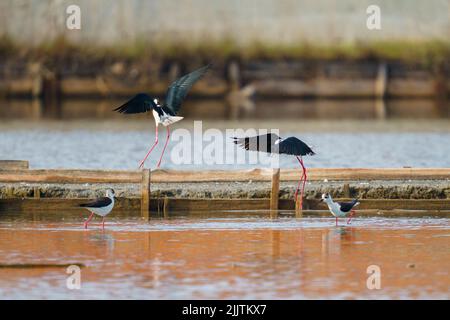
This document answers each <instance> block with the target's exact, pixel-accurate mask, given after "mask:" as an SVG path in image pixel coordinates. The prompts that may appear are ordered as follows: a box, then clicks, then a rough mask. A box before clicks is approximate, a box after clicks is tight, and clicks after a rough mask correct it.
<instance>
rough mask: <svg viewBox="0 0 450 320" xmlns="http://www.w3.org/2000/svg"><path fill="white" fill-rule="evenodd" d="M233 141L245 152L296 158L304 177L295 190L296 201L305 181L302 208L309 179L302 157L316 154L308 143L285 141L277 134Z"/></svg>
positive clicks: (295, 140)
mask: <svg viewBox="0 0 450 320" xmlns="http://www.w3.org/2000/svg"><path fill="white" fill-rule="evenodd" d="M233 139H234V143H235V144H237V145H239V146H241V147H243V148H244V149H245V150H249V151H260V152H267V153H271V154H286V155H293V156H295V157H296V158H297V160H298V162H299V163H300V165H301V167H302V176H301V178H300V180H299V182H298V186H297V189H296V190H295V201H297V196H298V191H299V189H300V184H301V183H302V181H303V184H302V192H301V197H300V207H302V204H303V193H304V191H305V184H306V180H307V178H308V175H307V173H306V167H305V165H304V163H303V158H302V157H303V156H307V155H308V156H313V155H315V152H314V151H312V149H311V147H310V146H308V145H307V144H306V143H304V142H303V141H302V140H300V139H298V138H296V137H289V138H286V139H283V138H280V137H279V136H278V135H277V134H275V133H268V134H263V135H259V136H254V137H244V138H236V137H233Z"/></svg>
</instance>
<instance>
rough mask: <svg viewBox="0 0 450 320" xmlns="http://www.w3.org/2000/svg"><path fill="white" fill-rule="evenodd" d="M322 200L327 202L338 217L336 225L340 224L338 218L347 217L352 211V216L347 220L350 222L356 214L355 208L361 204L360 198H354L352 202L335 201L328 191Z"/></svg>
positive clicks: (333, 213) (332, 212)
mask: <svg viewBox="0 0 450 320" xmlns="http://www.w3.org/2000/svg"><path fill="white" fill-rule="evenodd" d="M321 201H324V202H325V203H326V204H327V206H328V209H330V212H331V214H332V215H333V216H335V217H336V226H337V225H338V218H341V217H346V216H347V215H348V214H349V213H350V217H349V219H348V220H347V224H349V223H350V221H352V217H353V215H354V214H355V210H353V208H354V207H356V206H357V205H359V202H358V199H354V200H352V201H351V202H334V201H333V199H332V198H331V196H330V195H329V194H328V193H324V194H322V200H321Z"/></svg>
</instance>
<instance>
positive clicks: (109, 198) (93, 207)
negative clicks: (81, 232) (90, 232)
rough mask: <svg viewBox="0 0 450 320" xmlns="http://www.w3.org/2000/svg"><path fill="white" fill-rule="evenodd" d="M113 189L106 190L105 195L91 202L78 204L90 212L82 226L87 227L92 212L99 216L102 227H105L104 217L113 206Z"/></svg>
mask: <svg viewBox="0 0 450 320" xmlns="http://www.w3.org/2000/svg"><path fill="white" fill-rule="evenodd" d="M114 195H115V194H114V190H113V189H108V190H106V197H101V198H97V199H95V200H94V201H92V202H89V203H83V204H80V207H82V208H86V209H88V210H89V211H90V212H91V215H90V216H89V218H88V219H87V220H86V222H85V223H84V228H85V229H87V227H88V224H89V222H90V221H91V220H92V218H93V217H94V214H96V215H99V216H101V217H102V218H103V219H102V229H105V217H106V216H107V215H108V214H109V213H110V212H111V210H112V209H113V208H114Z"/></svg>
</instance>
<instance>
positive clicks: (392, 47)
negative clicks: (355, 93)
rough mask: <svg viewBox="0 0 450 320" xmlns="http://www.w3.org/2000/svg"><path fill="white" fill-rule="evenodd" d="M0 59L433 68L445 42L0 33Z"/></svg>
mask: <svg viewBox="0 0 450 320" xmlns="http://www.w3.org/2000/svg"><path fill="white" fill-rule="evenodd" d="M0 57H1V58H2V59H8V58H12V59H14V58H18V59H25V60H27V59H28V60H34V59H38V60H45V61H52V60H56V61H59V62H63V61H74V60H79V61H83V60H85V61H91V62H92V61H100V60H101V61H103V62H107V61H115V60H152V59H156V60H157V59H165V60H185V59H197V60H208V61H211V60H214V61H217V62H220V61H222V62H223V61H226V60H228V59H231V58H236V59H240V60H243V61H246V60H253V59H271V60H288V59H308V60H396V61H402V62H405V63H414V64H420V65H422V66H424V67H433V66H436V65H440V64H442V63H446V62H447V63H448V62H449V61H450V42H445V41H440V40H427V41H407V40H397V41H378V42H370V43H342V44H338V45H325V44H312V43H305V42H299V43H295V44H292V45H270V44H267V43H258V42H254V43H251V44H246V45H245V46H242V45H239V44H237V43H235V42H234V41H233V40H232V39H223V40H220V41H217V40H210V41H208V40H205V41H203V42H202V43H200V44H193V43H191V42H189V41H187V40H186V41H184V42H178V43H173V42H164V41H158V42H157V43H152V42H149V41H148V39H146V40H138V41H135V42H134V43H132V44H128V45H117V46H114V47H111V46H109V47H108V46H102V47H100V46H98V45H96V44H89V43H85V44H83V45H82V46H80V45H76V44H73V43H71V42H69V41H68V40H67V39H66V38H64V37H59V38H56V39H55V40H53V41H51V42H48V43H44V44H41V45H39V46H37V47H32V48H26V47H24V46H21V45H19V44H16V43H14V41H13V40H12V39H10V38H8V37H5V36H3V37H0Z"/></svg>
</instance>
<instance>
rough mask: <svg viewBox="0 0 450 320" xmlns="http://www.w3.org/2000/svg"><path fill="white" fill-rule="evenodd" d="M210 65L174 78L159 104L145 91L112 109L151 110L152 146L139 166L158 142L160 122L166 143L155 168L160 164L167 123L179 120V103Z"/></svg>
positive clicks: (130, 111) (135, 111)
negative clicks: (153, 135) (153, 123)
mask: <svg viewBox="0 0 450 320" xmlns="http://www.w3.org/2000/svg"><path fill="white" fill-rule="evenodd" d="M210 67H211V65H207V66H204V67H202V68H200V69H197V70H195V71H193V72H191V73H189V74H187V75H185V76H183V77H181V78H179V79H177V80H175V81H174V82H173V83H172V84H171V85H170V87H169V89H168V90H167V92H166V99H165V101H164V103H163V104H159V103H158V100H157V99H155V98H152V97H151V96H149V95H147V94H145V93H139V94H137V95H135V96H134V97H133V98H132V99H131V100H129V101H127V102H125V103H124V104H123V105H121V106H120V107H118V108H116V109H114V111H118V112H120V113H142V112H147V111H150V110H151V111H152V113H153V117H154V118H155V125H156V128H155V142H154V144H153V146H152V147H151V148H150V150H149V151H148V153H147V155H146V156H145V157H144V159H143V160H142V161H141V163H140V164H139V168H142V167H143V166H144V162H145V160H147V158H148V156H149V155H150V153H151V152H152V151H153V149H154V148H155V146H156V145H157V144H158V125H159V124H162V125H163V126H164V127H166V129H167V137H166V143H165V144H164V148H163V151H162V153H161V157H160V158H159V161H158V164H157V166H156V167H157V168H159V166H160V165H161V160H162V158H163V155H164V151H165V150H166V147H167V143H168V142H169V138H170V130H169V125H171V124H172V123H175V122H177V121H180V120H181V119H183V117H177V116H176V115H177V113H178V111H179V110H180V108H181V103H182V102H183V99H184V98H185V97H186V95H187V94H188V92H189V90H190V89H191V87H192V86H193V85H194V83H195V82H196V81H197V80H199V79H200V78H201V77H202V76H203V75H204V74H205V73H206V72H207V71H208V69H209V68H210Z"/></svg>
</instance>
